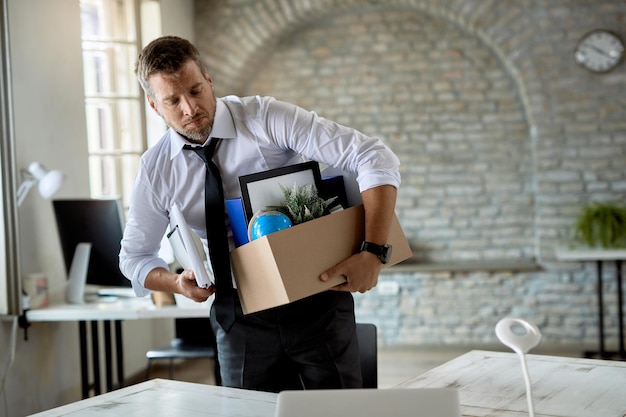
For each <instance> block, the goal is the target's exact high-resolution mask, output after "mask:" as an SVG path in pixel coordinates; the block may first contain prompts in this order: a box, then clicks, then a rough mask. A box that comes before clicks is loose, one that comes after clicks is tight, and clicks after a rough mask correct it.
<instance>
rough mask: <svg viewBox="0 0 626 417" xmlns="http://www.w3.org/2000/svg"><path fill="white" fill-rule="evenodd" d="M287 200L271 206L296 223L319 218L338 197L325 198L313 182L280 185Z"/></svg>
mask: <svg viewBox="0 0 626 417" xmlns="http://www.w3.org/2000/svg"><path fill="white" fill-rule="evenodd" d="M280 188H281V190H282V192H283V196H284V197H285V202H284V203H283V204H282V205H280V206H272V207H269V209H270V210H276V211H279V212H281V213H283V214H285V215H286V216H287V217H289V219H291V222H292V223H293V224H294V225H296V224H300V223H304V222H306V221H309V220H313V219H317V218H319V217H322V216H324V215H326V214H328V213H329V208H330V207H331V205H332V203H333V202H334V201H335V200H336V199H337V197H332V198H329V199H326V200H325V199H323V198H322V197H320V196H319V195H318V194H317V189H316V188H315V186H314V185H313V184H307V185H303V186H298V185H297V184H294V186H293V187H291V188H289V187H285V186H283V185H281V186H280Z"/></svg>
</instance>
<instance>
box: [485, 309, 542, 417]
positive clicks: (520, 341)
mask: <svg viewBox="0 0 626 417" xmlns="http://www.w3.org/2000/svg"><path fill="white" fill-rule="evenodd" d="M496 336H498V339H500V341H501V342H502V344H504V345H505V346H508V347H510V348H511V349H513V351H514V352H515V353H517V355H518V356H519V358H520V362H521V365H522V372H523V374H524V382H525V383H526V401H527V402H528V415H529V416H530V417H535V407H534V404H533V394H532V386H531V384H530V376H529V375H528V365H527V364H526V354H527V353H528V351H529V350H531V349H532V348H534V347H535V346H537V345H538V344H539V341H540V340H541V332H540V331H539V329H538V328H537V326H535V325H534V324H533V323H531V322H529V321H526V320H524V319H519V318H514V317H505V318H503V319H502V320H500V321H499V322H498V324H496Z"/></svg>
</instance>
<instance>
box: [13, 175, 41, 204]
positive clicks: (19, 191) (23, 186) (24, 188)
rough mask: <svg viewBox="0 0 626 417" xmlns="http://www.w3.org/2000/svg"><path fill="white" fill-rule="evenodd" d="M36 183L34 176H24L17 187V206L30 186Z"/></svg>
mask: <svg viewBox="0 0 626 417" xmlns="http://www.w3.org/2000/svg"><path fill="white" fill-rule="evenodd" d="M36 183H37V180H36V179H35V178H32V177H31V178H25V179H24V180H23V181H22V183H21V184H20V186H19V188H18V189H17V206H18V207H19V206H21V205H22V203H23V202H24V199H25V198H26V196H27V195H28V192H29V191H30V189H31V188H33V186H34V185H35V184H36Z"/></svg>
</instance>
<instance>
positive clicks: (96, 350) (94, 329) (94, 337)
mask: <svg viewBox="0 0 626 417" xmlns="http://www.w3.org/2000/svg"><path fill="white" fill-rule="evenodd" d="M98 339H99V338H98V322H97V321H92V322H91V352H92V354H93V357H92V358H91V361H92V366H93V390H94V395H100V394H101V393H102V388H101V386H100V343H99V340H98Z"/></svg>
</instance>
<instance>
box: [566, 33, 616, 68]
mask: <svg viewBox="0 0 626 417" xmlns="http://www.w3.org/2000/svg"><path fill="white" fill-rule="evenodd" d="M623 57H624V43H623V42H622V40H621V39H620V37H619V36H618V35H617V34H616V33H614V32H611V31H609V30H603V29H598V30H593V31H591V32H588V33H586V34H585V35H584V36H583V37H582V38H581V39H580V41H578V45H576V51H575V52H574V58H575V59H576V62H578V63H579V64H580V65H582V66H583V67H584V68H586V69H588V70H589V71H593V72H608V71H610V70H612V69H613V68H615V67H616V66H617V65H618V64H619V63H620V62H621V60H622V59H623Z"/></svg>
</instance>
